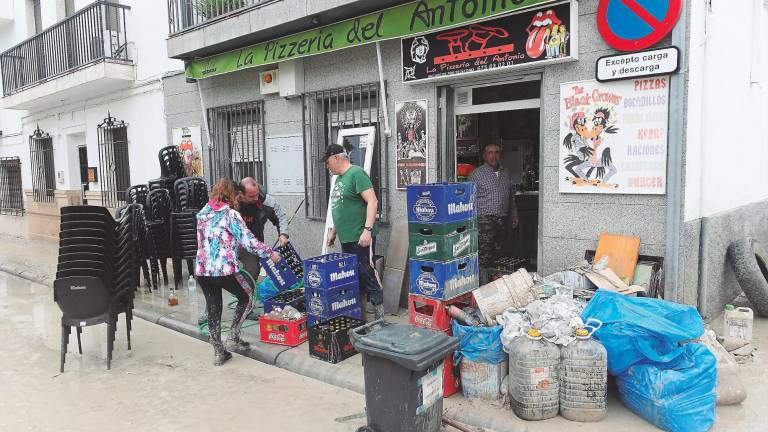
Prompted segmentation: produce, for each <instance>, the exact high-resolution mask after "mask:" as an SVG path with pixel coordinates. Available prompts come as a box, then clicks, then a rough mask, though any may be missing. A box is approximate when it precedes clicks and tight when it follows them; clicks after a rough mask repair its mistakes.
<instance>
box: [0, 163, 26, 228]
mask: <svg viewBox="0 0 768 432" xmlns="http://www.w3.org/2000/svg"><path fill="white" fill-rule="evenodd" d="M0 214H12V215H17V216H22V215H24V193H23V191H22V186H21V160H19V158H18V157H4V158H0Z"/></svg>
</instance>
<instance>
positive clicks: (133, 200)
mask: <svg viewBox="0 0 768 432" xmlns="http://www.w3.org/2000/svg"><path fill="white" fill-rule="evenodd" d="M148 193H149V186H147V185H144V184H140V185H133V186H131V187H129V188H128V190H126V191H125V195H126V203H127V204H141V205H142V206H143V205H144V204H146V202H147V194H148Z"/></svg>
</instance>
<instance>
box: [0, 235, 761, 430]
mask: <svg viewBox="0 0 768 432" xmlns="http://www.w3.org/2000/svg"><path fill="white" fill-rule="evenodd" d="M0 244H2V247H0V271H4V272H7V273H11V274H14V275H16V276H19V277H22V278H24V279H28V280H31V281H33V282H37V283H40V284H43V285H47V286H52V284H53V280H54V278H55V273H56V260H57V256H58V248H57V246H56V245H54V244H51V243H46V242H41V241H31V240H24V239H20V238H16V237H9V236H4V235H0ZM183 267H186V265H185V266H183ZM168 270H169V282H170V284H171V285H172V284H173V276H172V265H171V264H170V260H169V263H168ZM187 277H188V275H186V274H184V277H183V278H182V283H181V284H180V286H179V291H178V293H177V295H178V296H179V300H180V304H179V305H178V306H175V307H170V306H168V303H167V299H168V295H169V293H170V290H169V288H168V287H165V286H163V287H161V288H159V289H158V290H156V291H154V292H152V293H149V292H147V290H146V289H145V288H143V286H142V289H140V290H139V292H137V294H136V302H135V312H134V314H135V315H136V316H137V317H139V318H142V319H144V320H146V321H149V322H152V323H155V324H159V325H161V326H164V327H167V328H170V329H173V330H176V331H178V332H180V333H183V334H186V335H188V336H191V337H194V338H197V339H200V340H204V341H207V336H204V335H202V334H201V333H200V331H199V329H198V327H197V325H196V321H197V315H198V312H199V311H198V310H197V302H196V301H192V300H191V299H189V298H188V293H187V286H186V280H187V279H186V278H187ZM143 284H144V282H143V280H142V285H143ZM198 294H200V295H202V293H198ZM225 298H226V296H225ZM202 303H203V304H204V302H202ZM230 317H231V312H230V311H226V312H225V315H224V317H223V320H224V321H225V322H226V321H227V319H228V318H230ZM387 319H388V320H390V321H395V322H404V321H407V317H406V316H405V315H404V314H403V313H401V315H400V316H389V317H388V318H387ZM713 325H718V324H717V322H716V323H713ZM246 326H248V327H247V328H245V329H244V338H245V339H246V340H248V341H250V342H251V349H250V351H249V352H247V353H243V354H244V355H246V356H247V357H250V358H252V359H255V360H258V361H260V362H263V363H266V364H270V365H274V366H277V367H280V368H282V369H285V370H288V371H291V372H294V373H297V374H300V375H303V376H306V377H310V378H314V379H317V380H319V381H322V382H325V383H327V384H331V385H334V386H337V387H342V388H345V389H349V390H352V391H355V392H358V393H364V392H365V386H364V380H363V370H362V365H361V361H360V356H354V357H352V358H350V359H347V360H345V361H343V362H341V363H338V364H335V365H334V364H330V363H326V362H323V361H320V360H316V359H313V358H311V357H310V356H309V352H308V349H307V345H306V344H302V345H300V346H298V347H295V348H290V347H284V346H280V345H273V344H265V343H261V342H258V340H259V331H258V323H257V322H253V321H248V322H247V323H246ZM755 327H756V328H755V335H756V336H755V344H756V345H757V346H758V347H761V346H768V331H766V330H768V320H765V319H760V320H758V319H756V323H755ZM211 357H212V356H211ZM115 361H119V352H117V353H116V356H115ZM744 372H745V376H749V377H750V380H749V384H748V387H749V393H750V394H749V397H748V398H747V400H746V401H745V402H744V403H743V404H742V405H737V406H732V407H718V422H717V425H716V426H715V429H714V430H723V431H729V430H737V429H738V430H743V431H749V430H761V429H762V424H761V423H762V422H761V419H760V413H761V404H764V403H765V402H766V401H768V385H766V384H768V372H767V371H766V368H765V367H764V365H763V362H762V361H761V360H758V361H757V362H755V363H754V364H753V365H750V366H747V367H745V370H744ZM615 396H616V391H615V389H614V390H613V391H611V392H610V394H609V405H608V416H607V418H606V419H605V420H604V421H602V422H600V423H597V424H590V425H589V429H590V430H591V431H595V432H600V431H605V432H615V430H616V428H617V427H621V428H625V427H628V428H630V430H637V431H643V430H649V431H652V430H657V429H656V428H655V427H653V426H652V425H651V424H649V423H647V422H645V421H644V420H643V419H641V418H640V417H638V416H636V415H634V414H633V413H631V412H630V411H629V410H627V409H626V408H625V407H624V406H623V405H622V404H621V403H620V402H619V401H618V400H617V399H616V397H615ZM444 407H445V412H446V415H447V416H449V417H452V418H454V419H456V420H458V421H460V422H463V423H466V424H468V425H471V426H474V427H478V428H484V429H491V430H495V431H498V432H518V431H527V430H530V431H551V432H555V431H557V432H560V431H561V430H564V429H566V430H567V429H572V428H578V427H585V426H586V425H584V424H578V423H573V422H569V421H567V420H565V419H564V418H562V417H557V418H554V419H550V420H546V421H542V422H526V421H523V420H520V419H518V418H517V417H515V415H514V414H513V413H512V411H511V410H510V409H509V408H505V407H499V406H493V405H492V404H489V403H485V402H480V401H468V400H466V399H464V398H463V396H462V395H461V393H459V394H456V395H453V396H451V397H449V398H447V399H446V400H445V403H444Z"/></svg>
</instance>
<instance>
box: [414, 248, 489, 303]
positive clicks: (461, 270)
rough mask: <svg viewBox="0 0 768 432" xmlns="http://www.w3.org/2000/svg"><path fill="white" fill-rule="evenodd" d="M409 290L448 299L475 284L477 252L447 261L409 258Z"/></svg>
mask: <svg viewBox="0 0 768 432" xmlns="http://www.w3.org/2000/svg"><path fill="white" fill-rule="evenodd" d="M408 266H409V273H410V292H411V293H412V294H418V295H420V296H424V297H429V298H433V299H437V300H450V299H452V298H454V297H457V296H460V295H462V294H464V293H468V292H470V291H472V290H474V289H475V288H477V287H478V286H479V283H480V278H479V265H478V262H477V254H472V255H467V256H465V257H461V258H457V259H455V260H451V261H422V260H415V259H413V258H411V259H410V260H409V263H408Z"/></svg>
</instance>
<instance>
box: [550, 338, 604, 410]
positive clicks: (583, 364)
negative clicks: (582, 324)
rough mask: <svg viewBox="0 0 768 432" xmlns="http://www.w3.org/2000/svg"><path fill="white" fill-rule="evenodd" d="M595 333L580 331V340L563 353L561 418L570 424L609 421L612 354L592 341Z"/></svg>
mask: <svg viewBox="0 0 768 432" xmlns="http://www.w3.org/2000/svg"><path fill="white" fill-rule="evenodd" d="M598 328H599V326H598ZM595 330H597V328H594V327H593V328H589V330H588V329H587V328H580V329H577V330H576V340H574V341H573V342H571V343H569V344H568V345H566V346H564V347H563V348H562V350H560V357H561V359H560V414H561V415H562V416H563V417H565V418H567V419H568V420H572V421H578V422H595V421H600V420H602V419H604V418H605V414H606V410H605V407H606V396H607V392H608V353H607V351H606V350H605V347H604V346H603V344H601V343H600V342H599V341H597V340H596V339H594V338H592V334H593V333H594V332H595Z"/></svg>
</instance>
